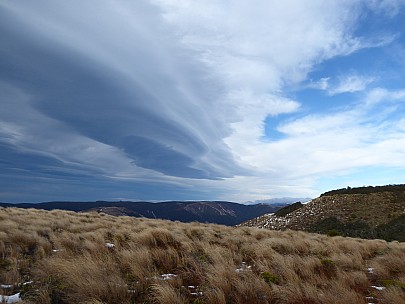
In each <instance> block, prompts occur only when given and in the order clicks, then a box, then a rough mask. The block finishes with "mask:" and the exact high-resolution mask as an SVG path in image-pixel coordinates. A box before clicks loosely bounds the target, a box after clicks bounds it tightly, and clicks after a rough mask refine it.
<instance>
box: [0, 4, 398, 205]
mask: <svg viewBox="0 0 405 304" xmlns="http://www.w3.org/2000/svg"><path fill="white" fill-rule="evenodd" d="M403 8H404V3H403V1H393V0H390V1H388V0H387V1H327V2H325V1H311V2H310V3H304V2H302V1H295V0H289V1H287V2H285V1H284V2H279V1H270V2H269V1H256V2H255V3H254V5H253V4H252V3H251V2H247V1H242V0H241V1H236V2H232V3H228V2H218V1H197V2H195V1H174V0H154V1H151V2H149V1H136V2H128V1H104V2H102V3H100V2H98V1H87V2H85V3H82V2H80V3H79V2H78V1H69V2H63V3H55V2H52V1H48V0H40V1H36V2H35V3H34V2H30V1H18V2H16V1H3V2H1V3H0V35H1V37H2V43H1V44H0V92H1V93H0V104H1V111H0V145H1V147H2V149H1V150H0V156H1V161H0V168H1V172H2V173H1V175H0V182H2V187H1V189H0V199H1V200H5V201H38V200H49V199H71V200H80V199H111V198H116V197H134V198H139V199H151V200H153V199H196V198H201V199H233V200H237V201H243V200H255V199H266V198H270V197H275V196H299V197H305V196H315V195H317V194H319V192H321V191H324V190H328V189H325V187H328V186H331V187H335V186H336V187H339V186H341V184H343V183H344V182H346V180H347V179H345V177H346V176H347V175H348V174H351V172H352V171H353V170H363V169H364V170H368V172H369V170H371V169H370V168H373V170H375V172H378V170H379V168H385V169H386V168H395V169H398V168H403V165H404V163H403V161H402V159H405V158H404V157H403V156H404V155H403V154H404V153H405V151H403V149H402V148H400V147H401V146H398V145H401V144H402V142H403V140H404V138H405V136H404V129H403V118H402V115H401V113H403V110H404V103H403V99H404V94H403V91H404V89H405V88H404V87H402V86H401V83H402V82H401V79H402V76H403V73H404V72H405V71H403V67H402V70H401V68H400V66H399V67H398V66H395V63H397V62H398V52H396V53H395V52H390V47H391V46H393V45H395V49H397V50H399V49H401V47H402V48H403V47H404V38H403V37H402V33H401V32H400V28H399V27H398V26H396V25H397V24H398V22H401V20H402V18H403V17H404V16H403ZM377 25H380V30H379V32H378V33H376V31H374V27H375V26H377ZM401 126H402V127H401ZM402 146H405V145H402ZM387 170H388V169H387ZM387 170H385V171H384V172H387ZM388 171H389V170H388ZM356 172H357V171H356ZM376 174H377V173H375V175H376ZM368 176H369V179H368V180H365V181H364V184H367V183H372V182H373V174H369V175H368ZM395 176H396V177H395V179H392V178H390V176H389V174H387V178H386V183H396V182H401V180H400V178H402V177H405V176H400V177H398V175H395ZM325 177H336V178H337V181H336V180H335V181H334V182H335V184H333V185H327V184H325V183H323V182H322V181H323V180H324V179H325ZM380 177H381V176H380ZM339 178H341V179H340V180H339ZM21 189H24V190H21Z"/></svg>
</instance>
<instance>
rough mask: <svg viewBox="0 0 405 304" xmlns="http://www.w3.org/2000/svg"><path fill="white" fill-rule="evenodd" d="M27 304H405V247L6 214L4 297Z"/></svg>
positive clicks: (1, 254) (1, 250) (100, 218)
mask: <svg viewBox="0 0 405 304" xmlns="http://www.w3.org/2000/svg"><path fill="white" fill-rule="evenodd" d="M16 292H20V294H21V298H22V301H21V302H22V303H33V304H34V303H37V304H42V303H44V304H46V303H49V304H64V303H89V304H101V303H124V304H125V303H128V304H129V303H150V304H152V303H167V304H169V303H170V304H172V303H193V304H203V303H206V304H229V303H235V304H243V303H252V304H260V303H271V304H298V303H300V304H305V303H307V304H309V303H320V304H322V303H328V304H329V303H330V304H332V303H333V304H339V303H342V304H343V303H344V304H348V303H386V304H397V303H405V244H404V243H398V242H391V243H388V242H385V241H382V240H361V239H354V238H343V237H327V236H324V235H317V234H309V233H304V232H297V231H284V232H281V231H270V230H261V229H256V228H247V227H240V228H233V227H224V226H219V225H208V224H201V223H190V224H184V223H179V222H170V221H163V220H147V219H137V218H131V217H112V216H108V215H105V214H97V213H74V212H67V211H59V210H55V211H41V210H34V209H15V208H0V294H1V295H11V294H15V293H16Z"/></svg>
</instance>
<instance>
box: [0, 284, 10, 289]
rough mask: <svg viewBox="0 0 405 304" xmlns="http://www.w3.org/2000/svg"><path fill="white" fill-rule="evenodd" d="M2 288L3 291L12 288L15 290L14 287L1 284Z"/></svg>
mask: <svg viewBox="0 0 405 304" xmlns="http://www.w3.org/2000/svg"><path fill="white" fill-rule="evenodd" d="M0 288H3V289H10V288H13V285H8V284H1V285H0Z"/></svg>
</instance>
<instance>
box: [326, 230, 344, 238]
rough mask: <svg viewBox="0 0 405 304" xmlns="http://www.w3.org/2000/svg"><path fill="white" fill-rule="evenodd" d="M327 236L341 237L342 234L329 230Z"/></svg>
mask: <svg viewBox="0 0 405 304" xmlns="http://www.w3.org/2000/svg"><path fill="white" fill-rule="evenodd" d="M326 234H327V235H328V236H341V235H342V233H341V232H340V231H339V230H336V229H331V230H329V231H328V232H327V233H326Z"/></svg>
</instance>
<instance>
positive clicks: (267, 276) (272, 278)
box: [260, 271, 280, 284]
mask: <svg viewBox="0 0 405 304" xmlns="http://www.w3.org/2000/svg"><path fill="white" fill-rule="evenodd" d="M260 276H261V277H262V279H263V280H264V281H265V282H266V283H267V284H280V278H279V277H278V276H276V275H274V274H271V273H270V272H267V271H265V272H262V273H261V275H260Z"/></svg>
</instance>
